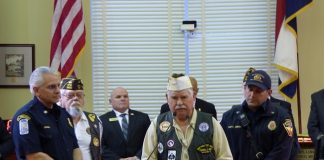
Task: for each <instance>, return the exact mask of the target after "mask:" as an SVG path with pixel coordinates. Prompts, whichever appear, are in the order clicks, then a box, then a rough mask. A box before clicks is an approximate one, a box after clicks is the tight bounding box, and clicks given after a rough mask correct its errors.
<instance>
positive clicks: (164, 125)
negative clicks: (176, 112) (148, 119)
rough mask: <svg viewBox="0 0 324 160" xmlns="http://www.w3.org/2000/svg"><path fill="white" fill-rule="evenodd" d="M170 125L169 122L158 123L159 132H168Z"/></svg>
mask: <svg viewBox="0 0 324 160" xmlns="http://www.w3.org/2000/svg"><path fill="white" fill-rule="evenodd" d="M170 125H171V124H170V122H168V121H163V122H161V123H160V130H161V131H162V132H166V131H168V130H169V129H170Z"/></svg>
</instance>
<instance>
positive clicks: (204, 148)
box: [197, 144, 214, 154]
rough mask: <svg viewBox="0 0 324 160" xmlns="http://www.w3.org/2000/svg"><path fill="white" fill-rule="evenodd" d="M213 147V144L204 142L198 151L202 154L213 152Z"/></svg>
mask: <svg viewBox="0 0 324 160" xmlns="http://www.w3.org/2000/svg"><path fill="white" fill-rule="evenodd" d="M213 148H214V147H213V146H212V145H211V144H203V145H201V146H199V147H197V151H199V152H200V153H202V154H207V153H211V152H212V150H213Z"/></svg>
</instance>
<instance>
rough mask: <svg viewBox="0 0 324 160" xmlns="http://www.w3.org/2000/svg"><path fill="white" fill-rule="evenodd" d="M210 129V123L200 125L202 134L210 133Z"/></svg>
mask: <svg viewBox="0 0 324 160" xmlns="http://www.w3.org/2000/svg"><path fill="white" fill-rule="evenodd" d="M208 129H209V125H208V123H206V122H202V123H200V124H199V130H200V131H201V132H206V131H208Z"/></svg>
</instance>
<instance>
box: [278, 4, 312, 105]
mask: <svg viewBox="0 0 324 160" xmlns="http://www.w3.org/2000/svg"><path fill="white" fill-rule="evenodd" d="M310 4H312V0H277V13H276V35H275V36H276V50H275V58H274V64H275V65H276V67H277V68H278V70H279V86H278V88H279V92H280V93H281V94H282V95H283V96H284V97H285V98H289V99H292V98H293V97H294V96H295V94H296V91H297V85H298V83H297V81H298V54H297V21H296V17H297V15H298V14H300V13H301V12H303V11H304V10H305V9H306V8H308V6H310Z"/></svg>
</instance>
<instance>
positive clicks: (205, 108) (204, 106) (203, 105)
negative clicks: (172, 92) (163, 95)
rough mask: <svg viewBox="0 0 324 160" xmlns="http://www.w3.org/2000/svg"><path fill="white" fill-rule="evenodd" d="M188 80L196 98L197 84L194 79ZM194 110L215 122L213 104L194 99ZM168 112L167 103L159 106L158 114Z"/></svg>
mask: <svg viewBox="0 0 324 160" xmlns="http://www.w3.org/2000/svg"><path fill="white" fill-rule="evenodd" d="M181 75H182V76H184V75H183V74H181ZM189 78H190V82H191V84H192V89H193V91H194V94H195V96H196V97H197V94H198V91H199V88H198V82H197V80H196V79H195V78H194V77H191V76H190V77H189ZM195 108H196V110H197V111H201V112H205V113H209V114H211V115H212V116H213V117H214V118H216V120H217V112H216V109H215V105H214V104H212V103H209V102H207V101H205V100H202V99H200V98H196V103H195ZM168 111H170V108H169V105H168V103H164V104H163V105H162V106H161V110H160V114H162V113H165V112H168Z"/></svg>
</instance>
